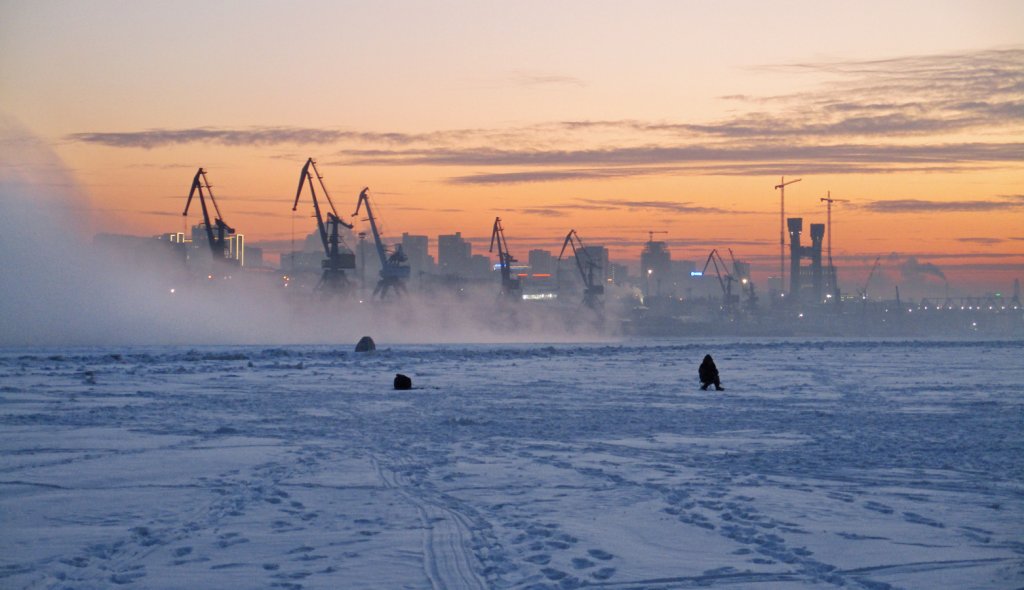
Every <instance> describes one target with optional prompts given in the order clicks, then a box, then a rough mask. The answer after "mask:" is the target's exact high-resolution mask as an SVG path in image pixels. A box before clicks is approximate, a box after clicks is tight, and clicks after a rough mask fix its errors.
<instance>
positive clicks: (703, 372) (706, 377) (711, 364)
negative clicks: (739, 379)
mask: <svg viewBox="0 0 1024 590" xmlns="http://www.w3.org/2000/svg"><path fill="white" fill-rule="evenodd" d="M698 372H699V373H700V388H701V389H707V388H708V385H711V384H712V383H713V384H714V385H715V389H716V390H718V391H722V390H723V389H725V388H724V387H722V382H721V381H720V380H719V379H718V367H716V366H715V361H714V360H712V359H711V355H710V354H706V355H704V362H702V363H701V364H700V369H699V370H698Z"/></svg>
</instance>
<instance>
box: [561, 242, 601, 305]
mask: <svg viewBox="0 0 1024 590" xmlns="http://www.w3.org/2000/svg"><path fill="white" fill-rule="evenodd" d="M566 248H572V255H573V258H575V260H576V268H577V269H578V270H579V271H580V277H581V278H582V279H583V304H584V305H586V306H587V307H589V308H591V309H597V308H598V307H600V305H601V295H604V285H602V284H601V283H600V278H599V277H595V273H596V271H597V270H598V269H600V268H601V265H600V264H598V263H597V262H596V261H595V260H594V259H593V257H591V256H590V254H589V253H588V252H587V250H586V248H585V247H584V246H583V240H581V239H580V236H579V234H577V233H576V230H574V229H571V230H569V233H568V234H566V236H565V242H563V243H562V251H561V252H559V253H558V261H559V262H561V261H562V256H563V255H564V254H565V249H566Z"/></svg>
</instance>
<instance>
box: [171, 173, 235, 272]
mask: <svg viewBox="0 0 1024 590" xmlns="http://www.w3.org/2000/svg"><path fill="white" fill-rule="evenodd" d="M196 194H198V195H199V205H200V207H202V210H203V226H204V227H205V228H206V238H207V239H208V240H209V243H210V251H211V252H212V253H213V258H214V260H222V259H224V257H225V256H224V245H225V244H224V241H225V236H226V235H232V234H234V233H235V230H234V228H232V227H230V226H228V224H227V223H224V220H223V219H221V214H220V207H218V206H217V200H216V199H214V198H213V188H212V187H211V186H210V181H209V180H207V178H206V170H204V169H202V168H200V169H199V170H198V171H196V175H195V177H194V178H193V179H192V188H191V190H189V191H188V200H187V201H185V210H184V211H183V212H182V213H181V215H182V216H183V217H184V216H186V215H188V208H189V206H190V205H191V204H192V197H193V196H195V195H196ZM205 195H209V196H210V202H211V203H213V210H214V211H215V212H216V214H217V215H216V217H215V218H214V221H213V223H210V212H209V210H208V209H207V208H206V198H205ZM214 227H216V228H217V236H216V237H214V235H213V228H214Z"/></svg>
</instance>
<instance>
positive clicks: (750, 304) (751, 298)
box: [729, 248, 757, 311]
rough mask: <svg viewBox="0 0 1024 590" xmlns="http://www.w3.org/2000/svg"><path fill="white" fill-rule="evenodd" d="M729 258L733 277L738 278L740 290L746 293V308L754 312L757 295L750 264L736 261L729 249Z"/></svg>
mask: <svg viewBox="0 0 1024 590" xmlns="http://www.w3.org/2000/svg"><path fill="white" fill-rule="evenodd" d="M729 258H730V259H731V260H732V272H733V275H734V276H735V277H738V278H739V281H740V285H741V287H740V289H741V290H743V291H746V293H747V301H746V306H747V308H749V309H750V310H751V311H754V310H755V309H756V308H757V295H756V294H755V293H754V279H753V278H751V276H750V263H748V262H743V261H738V260H736V255H735V254H733V253H732V248H729Z"/></svg>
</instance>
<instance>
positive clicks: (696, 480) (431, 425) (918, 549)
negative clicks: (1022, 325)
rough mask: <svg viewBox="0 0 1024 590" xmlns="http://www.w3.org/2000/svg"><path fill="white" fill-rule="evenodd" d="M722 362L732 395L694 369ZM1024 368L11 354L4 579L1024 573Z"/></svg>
mask: <svg viewBox="0 0 1024 590" xmlns="http://www.w3.org/2000/svg"><path fill="white" fill-rule="evenodd" d="M706 352H711V353H712V354H713V355H714V356H715V359H716V362H717V364H718V366H719V368H720V370H721V371H722V375H723V381H724V384H725V386H726V388H727V390H726V391H725V392H721V393H716V392H703V391H700V390H699V389H698V388H697V387H696V386H695V385H696V384H695V383H694V381H695V373H696V365H697V364H698V363H699V360H700V358H701V357H702V356H703V354H705V353H706ZM1021 358H1024V342H1020V341H984V342H970V341H927V340H919V341H900V340H784V339H783V340H771V341H769V340H724V339H722V340H710V341H705V342H700V343H697V342H693V341H685V340H664V341H652V342H649V343H631V342H626V343H622V344H592V345H567V344H561V345H555V346H547V345H537V346H529V345H465V346H457V345H444V346H401V347H394V348H382V349H381V350H378V351H377V352H376V353H372V354H355V353H352V352H350V348H348V347H345V349H344V350H342V349H341V348H338V347H326V346H306V347H301V346H295V347H276V348H275V347H252V346H246V347H203V348H195V349H189V348H182V347H152V348H133V349H126V350H125V349H117V350H115V349H60V350H56V349H53V350H39V349H31V350H6V351H0V424H2V430H0V432H2V434H0V450H2V452H3V455H2V456H3V459H2V461H0V530H3V533H2V534H0V586H3V587H4V588H8V587H9V588H108V587H112V586H116V587H139V588H175V587H181V586H182V585H183V583H185V582H184V581H185V580H187V581H188V582H187V585H189V586H194V587H199V588H219V587H272V588H291V589H298V588H337V587H349V588H398V587H405V588H434V589H439V588H531V589H534V588H535V589H539V588H577V587H584V586H586V587H599V588H692V587H737V588H743V587H771V588H827V587H844V588H846V587H849V588H865V589H868V590H883V589H889V588H942V587H949V588H1020V587H1022V586H1024V542H1022V540H1021V539H1024V534H1022V532H1024V395H1022V391H1021V384H1022V383H1024V362H1021V360H1020V359H1021ZM396 372H403V373H405V374H408V375H410V376H412V377H413V380H414V385H415V386H416V388H415V389H413V390H412V391H406V392H396V391H393V390H392V389H391V379H392V377H393V376H394V374H395V373H396Z"/></svg>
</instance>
